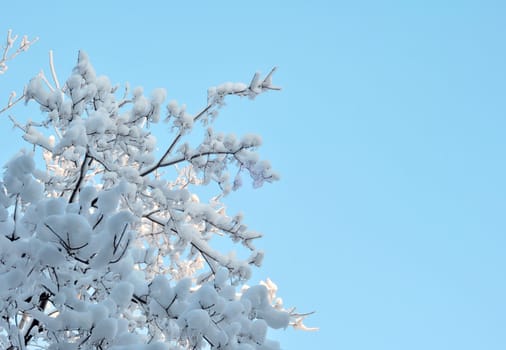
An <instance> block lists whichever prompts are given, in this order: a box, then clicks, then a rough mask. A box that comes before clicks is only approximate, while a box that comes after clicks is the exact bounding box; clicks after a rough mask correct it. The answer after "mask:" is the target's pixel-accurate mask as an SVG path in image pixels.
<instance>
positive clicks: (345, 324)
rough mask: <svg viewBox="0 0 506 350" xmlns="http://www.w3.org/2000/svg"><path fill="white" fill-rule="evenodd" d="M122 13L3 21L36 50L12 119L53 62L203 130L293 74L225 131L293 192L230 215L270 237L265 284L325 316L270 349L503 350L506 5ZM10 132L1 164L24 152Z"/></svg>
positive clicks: (240, 205) (9, 84) (241, 206)
mask: <svg viewBox="0 0 506 350" xmlns="http://www.w3.org/2000/svg"><path fill="white" fill-rule="evenodd" d="M50 3H52V4H54V5H50ZM116 3H117V4H118V5H113V2H112V1H93V0H88V1H85V2H66V1H54V2H39V1H9V2H6V3H5V4H2V5H1V14H0V30H1V32H5V31H6V30H7V29H8V28H12V29H14V30H15V31H16V32H17V33H20V34H22V33H27V34H29V35H30V36H39V37H40V41H39V42H38V43H37V44H36V46H34V47H33V48H32V49H31V50H30V51H29V52H27V53H25V54H23V55H22V56H20V57H19V58H18V59H17V60H15V61H14V62H12V63H11V65H10V70H9V71H8V74H7V75H6V76H4V77H1V78H0V95H1V96H4V98H3V100H4V101H6V98H7V96H8V94H9V92H10V90H12V89H17V90H18V91H19V90H21V89H22V86H23V83H24V82H26V81H28V79H29V78H30V77H31V76H33V75H35V74H36V73H37V72H38V71H39V70H40V69H41V68H43V69H45V71H46V72H47V71H48V69H47V52H48V50H49V49H53V50H54V52H55V61H56V65H57V67H58V72H59V75H60V77H61V78H64V77H65V76H66V74H67V73H68V72H69V71H70V69H71V67H72V66H73V64H74V63H75V60H76V57H77V51H78V50H79V49H84V50H85V51H87V52H88V54H89V55H90V57H91V60H92V62H93V63H94V65H95V68H96V70H97V71H98V73H99V74H106V75H108V76H110V77H111V79H112V80H113V81H114V82H118V83H122V82H125V81H129V82H130V83H131V85H132V86H136V85H142V86H144V87H145V88H146V90H148V91H149V90H150V89H152V88H154V87H159V86H161V87H166V88H167V89H168V93H169V96H170V98H175V99H177V100H179V101H181V102H186V103H188V106H189V109H190V110H194V111H196V110H197V109H198V108H199V107H201V106H202V105H203V103H205V94H206V89H207V87H208V86H211V85H215V84H218V83H221V82H224V81H227V80H232V81H242V80H244V81H248V80H249V79H250V77H251V75H252V74H253V73H254V72H255V71H257V70H262V71H263V72H265V73H267V72H268V70H269V69H270V68H271V67H272V66H274V65H276V66H279V72H278V73H277V75H276V79H275V81H276V82H277V83H278V84H279V85H281V86H283V88H284V90H283V91H282V92H279V93H270V94H267V95H263V96H260V97H259V98H258V100H256V101H254V102H251V101H249V100H245V99H244V100H234V101H232V100H230V103H229V106H228V108H227V109H226V110H224V111H223V112H222V114H221V115H220V117H219V120H218V125H217V127H216V128H217V129H221V130H223V131H235V132H237V133H239V134H241V133H245V132H255V133H259V134H261V135H262V136H263V139H264V147H263V148H262V149H261V153H262V155H264V156H265V157H266V158H268V159H270V160H271V161H272V163H273V165H274V167H275V168H276V169H277V170H278V171H279V172H280V173H281V175H282V180H281V181H280V182H278V183H276V184H274V185H267V186H265V187H264V188H262V189H261V190H258V191H253V190H250V189H249V186H247V185H246V187H245V188H244V189H243V191H240V192H238V193H235V194H233V195H231V196H230V197H229V198H228V199H227V201H228V204H229V206H230V207H231V208H232V209H234V210H242V211H243V212H244V213H245V216H246V221H247V222H248V223H249V224H250V226H252V227H254V228H256V229H258V230H259V231H262V232H264V233H265V238H264V239H263V241H262V242H259V245H261V246H263V247H264V249H265V250H266V252H267V256H266V260H265V264H264V266H263V269H262V270H260V271H258V273H256V275H255V278H264V277H271V279H273V280H274V281H275V282H276V283H277V284H278V286H279V288H280V295H281V296H283V298H284V300H285V303H286V304H287V305H296V306H298V308H299V310H301V311H311V310H316V311H317V313H316V314H315V315H314V316H313V317H312V318H310V320H309V321H308V324H309V325H314V326H319V327H320V328H321V330H320V331H319V332H317V333H302V332H295V331H292V330H289V331H287V332H284V333H283V332H280V333H275V334H274V335H273V336H274V337H275V338H277V339H279V340H281V342H282V344H283V348H284V349H293V350H296V349H346V350H369V349H375V350H387V349H388V350H405V349H411V350H415V349H420V350H422V349H423V350H426V349H431V350H448V349H450V350H451V349H458V350H467V349H469V350H471V349H473V350H474V349H487V350H500V349H506V299H505V298H506V255H505V247H506V185H505V179H506V167H505V164H506V152H505V151H506V138H505V136H504V135H505V132H506V49H505V48H506V43H505V38H506V20H505V18H506V7H505V5H504V4H505V3H504V2H502V1H372V0H371V1H349V2H342V1H326V2H325V1H319V0H315V1H284V2H281V1H272V2H270V1H250V2H233V1H214V2H204V1H201V2H197V1H188V2H185V4H184V5H183V4H180V3H179V2H178V4H175V3H176V2H169V1H167V2H163V1H151V0H145V1H135V2H133V1H122V2H116ZM173 3H174V4H173ZM23 113H27V110H23V109H17V110H16V114H17V115H22V114H23ZM37 116H38V114H37V113H35V115H33V116H32V118H33V119H36V118H37ZM0 122H1V123H2V124H1V127H2V130H4V132H3V135H2V137H1V140H0V147H1V148H2V153H1V156H0V159H1V161H2V162H5V160H7V159H8V157H9V156H10V155H11V154H12V153H13V152H15V151H16V150H17V149H18V148H20V147H22V146H21V144H20V142H19V140H20V138H19V135H18V134H16V135H14V134H13V133H12V132H11V129H10V124H9V122H8V120H7V119H6V116H3V120H2V121H0Z"/></svg>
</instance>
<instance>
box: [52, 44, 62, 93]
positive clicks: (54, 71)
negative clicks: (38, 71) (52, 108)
mask: <svg viewBox="0 0 506 350" xmlns="http://www.w3.org/2000/svg"><path fill="white" fill-rule="evenodd" d="M49 67H50V68H51V75H52V76H53V80H54V84H55V86H56V88H57V89H58V90H59V89H60V82H59V81H58V77H57V76H56V70H55V68H54V61H53V50H49Z"/></svg>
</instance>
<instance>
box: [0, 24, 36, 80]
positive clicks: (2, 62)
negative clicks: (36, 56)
mask: <svg viewBox="0 0 506 350" xmlns="http://www.w3.org/2000/svg"><path fill="white" fill-rule="evenodd" d="M38 40H39V38H35V39H32V40H29V39H28V36H26V35H24V36H23V37H22V38H21V41H20V42H19V45H18V46H17V48H16V49H14V47H15V46H16V41H18V35H13V34H12V30H11V29H9V30H8V31H7V40H6V41H5V44H4V46H3V47H2V50H3V52H2V56H1V58H0V74H4V73H5V72H6V71H7V69H8V68H9V67H8V66H7V62H8V61H10V60H12V59H13V58H14V57H16V56H17V55H19V54H20V53H22V52H25V51H27V50H28V49H29V48H30V46H32V45H33V44H34V43H36V42H37V41H38ZM12 50H14V52H12Z"/></svg>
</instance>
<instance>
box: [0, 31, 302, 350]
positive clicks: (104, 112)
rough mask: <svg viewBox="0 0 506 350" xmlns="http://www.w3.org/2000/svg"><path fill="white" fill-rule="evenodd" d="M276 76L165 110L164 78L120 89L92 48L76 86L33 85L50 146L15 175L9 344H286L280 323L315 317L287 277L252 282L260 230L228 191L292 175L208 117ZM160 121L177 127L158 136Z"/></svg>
mask: <svg viewBox="0 0 506 350" xmlns="http://www.w3.org/2000/svg"><path fill="white" fill-rule="evenodd" d="M9 38H11V37H10V34H9ZM11 39H12V38H11ZM25 45H28V44H26V43H25ZM51 62H52V58H51ZM273 72H274V70H272V71H271V72H270V73H269V74H268V75H267V76H266V77H265V78H263V79H262V78H261V77H260V75H258V74H255V76H254V78H253V80H252V81H251V82H250V84H249V85H248V84H241V83H234V84H231V83H226V84H223V85H219V86H217V87H216V88H212V89H210V90H209V96H208V97H209V99H208V105H206V106H204V107H203V108H202V109H201V110H200V111H199V112H197V113H192V112H190V110H189V109H188V108H186V106H185V105H184V104H182V105H180V104H178V103H177V102H169V103H168V105H166V106H163V105H162V104H163V103H164V102H165V100H166V98H167V93H166V91H165V90H163V89H157V90H154V91H153V92H152V93H151V94H150V95H149V96H145V95H144V91H143V89H142V88H135V89H133V90H132V93H130V89H126V90H125V91H126V92H125V94H124V95H123V96H120V97H118V96H116V90H117V88H116V87H114V86H113V84H111V82H110V81H109V79H108V78H107V77H105V76H100V75H97V74H96V73H95V70H94V69H93V67H92V65H91V63H90V60H89V58H88V56H87V55H86V54H85V53H84V52H80V53H79V58H78V63H77V65H76V67H75V68H74V70H73V71H72V73H71V75H70V77H68V79H67V80H66V81H65V83H64V84H62V85H61V86H60V83H59V82H58V79H57V78H56V73H55V72H53V77H54V81H55V86H53V87H49V86H48V84H47V83H46V82H45V81H44V79H43V78H42V77H41V76H38V77H35V78H33V79H32V80H31V81H30V82H29V84H28V86H27V88H26V91H25V94H24V98H25V100H26V102H27V103H35V104H37V105H39V107H40V109H41V111H42V115H43V118H42V120H38V121H36V122H35V121H28V122H27V123H25V124H24V125H23V124H21V123H19V122H18V121H17V120H16V119H15V118H12V121H13V123H14V125H15V126H16V127H17V129H19V130H21V131H22V133H23V135H22V137H23V139H24V140H25V141H26V142H27V143H28V144H29V145H30V149H34V150H35V152H28V151H21V152H19V153H18V154H16V155H15V156H14V157H13V158H12V159H11V160H10V161H9V162H8V163H7V165H6V167H5V171H4V175H3V180H2V181H1V182H0V229H1V231H0V232H2V234H1V235H0V348H2V349H36V348H47V349H82V350H88V349H89V350H91V349H115V350H128V349H136V350H139V349H140V350H161V349H204V348H205V349H207V348H211V349H222V350H225V349H230V350H239V349H263V350H270V349H272V350H274V349H279V344H278V343H276V342H274V341H271V340H269V339H268V329H269V328H275V329H277V328H286V327H288V326H290V325H294V326H296V327H299V328H302V327H303V324H302V318H303V317H301V315H298V314H295V313H294V312H293V310H289V309H285V308H284V307H283V305H282V302H281V299H280V298H277V297H276V296H275V294H276V291H277V287H276V286H275V285H274V283H273V282H271V281H269V280H268V281H267V282H265V283H263V284H260V285H256V286H251V287H248V286H246V282H247V281H248V279H249V278H250V276H251V269H252V268H255V267H257V266H260V265H261V262H262V259H263V255H264V252H263V251H262V250H260V249H258V248H257V247H256V244H255V243H256V241H257V239H258V238H260V237H261V234H260V233H258V232H255V231H253V230H251V229H249V228H248V226H247V225H246V224H245V223H244V222H243V218H242V215H229V214H228V213H227V212H226V210H225V206H224V204H223V203H221V202H220V199H222V198H224V195H225V194H227V193H228V192H229V191H230V190H236V189H238V188H239V187H240V186H241V184H242V183H243V177H249V178H251V182H252V184H253V185H254V186H256V187H258V186H261V185H262V184H264V183H265V182H272V181H275V180H277V179H278V175H277V174H276V172H275V171H273V170H272V168H271V166H270V164H269V163H268V162H267V161H265V160H263V159H261V158H260V157H259V155H258V153H257V151H256V150H257V148H258V147H259V146H260V145H261V139H260V137H258V136H255V135H245V136H242V137H238V136H235V135H233V134H223V133H220V132H216V131H214V130H213V129H212V127H211V126H210V125H209V124H210V123H211V122H212V118H208V117H209V115H212V116H216V111H217V110H218V109H219V108H220V107H221V106H222V105H223V101H224V98H225V97H226V96H229V95H238V96H248V97H251V98H253V97H256V96H257V95H258V94H260V93H263V92H265V91H268V90H277V89H278V88H277V87H275V86H273V85H272V74H273ZM160 119H162V120H167V121H168V122H169V123H170V127H169V128H168V130H167V136H166V137H164V139H163V140H160V142H157V140H156V138H155V137H154V136H153V135H152V134H151V132H150V128H149V125H150V124H156V123H158V122H159V121H160ZM199 120H200V121H204V122H205V123H204V124H208V125H207V126H205V127H206V128H207V129H206V130H205V136H204V139H203V140H202V141H201V142H197V143H196V144H192V143H191V142H190V141H191V140H192V139H191V138H185V135H187V134H189V133H191V132H192V131H194V130H195V129H196V128H199V127H202V123H197V122H198V121H199ZM157 147H158V148H159V149H160V150H161V152H160V154H158V153H157V152H156V149H157ZM40 153H42V155H43V158H44V161H45V162H46V167H45V169H42V170H41V169H37V167H36V162H35V161H34V157H35V156H37V155H39V154H40ZM168 169H174V170H175V172H174V173H175V174H178V175H177V176H176V178H171V177H169V175H168V174H171V173H172V172H170V171H168ZM231 174H233V175H232V176H231ZM231 178H233V180H231ZM204 185H209V186H210V187H211V189H214V190H215V191H216V193H215V196H214V197H213V199H212V200H211V201H209V202H206V201H205V200H201V199H199V198H200V197H199V192H198V191H199V187H200V186H204ZM220 240H228V241H229V242H231V243H232V245H233V246H234V249H233V250H231V251H220V250H219V249H217V247H219V246H220V244H219V243H220Z"/></svg>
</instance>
